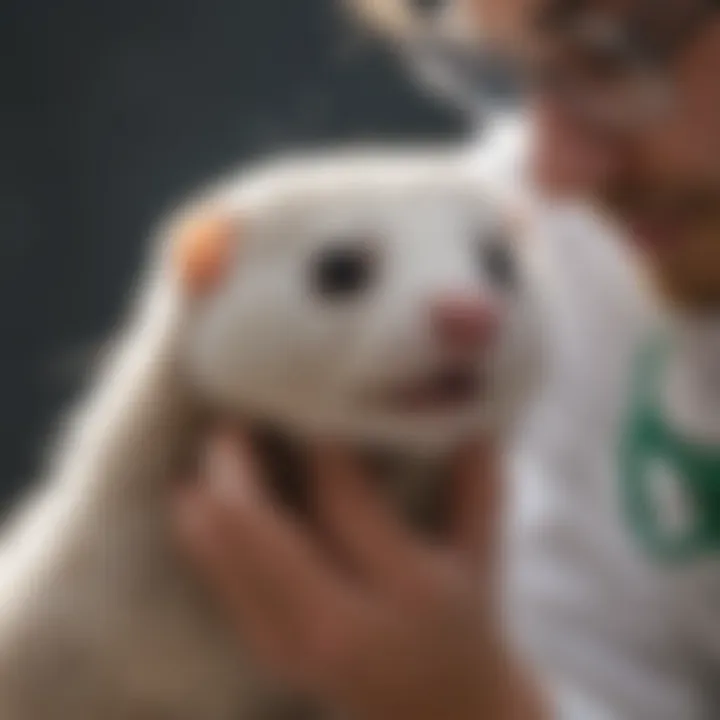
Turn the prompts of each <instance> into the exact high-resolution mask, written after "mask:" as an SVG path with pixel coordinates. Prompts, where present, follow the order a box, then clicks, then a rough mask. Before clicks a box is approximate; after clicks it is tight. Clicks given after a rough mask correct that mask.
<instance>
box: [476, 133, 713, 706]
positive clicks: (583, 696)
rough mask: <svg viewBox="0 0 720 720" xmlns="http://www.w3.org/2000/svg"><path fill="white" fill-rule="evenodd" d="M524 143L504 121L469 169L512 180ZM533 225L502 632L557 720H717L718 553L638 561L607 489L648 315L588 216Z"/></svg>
mask: <svg viewBox="0 0 720 720" xmlns="http://www.w3.org/2000/svg"><path fill="white" fill-rule="evenodd" d="M524 141H525V134H524V133H523V130H522V125H521V124H520V123H519V122H518V121H515V120H504V121H499V122H498V124H497V126H496V127H494V128H492V129H490V130H489V131H487V130H486V133H485V134H484V136H483V140H482V142H481V144H480V147H479V149H478V150H477V168H478V171H479V172H480V173H482V174H486V173H487V174H489V175H490V176H492V177H493V178H494V179H496V180H497V179H503V180H504V181H506V182H508V183H511V184H520V183H521V182H522V158H523V156H524V152H523V149H522V147H523V142H524ZM538 222H539V223H540V224H541V225H542V228H541V232H540V233H539V237H540V239H539V241H540V242H542V243H544V245H545V247H544V250H546V251H547V252H548V253H549V254H550V255H549V257H550V259H551V264H552V267H553V283H554V287H555V289H556V290H557V298H558V300H559V301H560V302H559V306H558V317H557V318H556V320H555V321H554V322H553V331H552V338H551V346H552V349H553V357H552V364H551V375H550V377H549V379H548V383H547V385H546V387H545V389H544V391H543V393H542V397H541V399H540V402H539V403H538V407H537V408H536V410H535V413H534V414H533V417H532V419H531V420H530V421H529V422H528V427H527V429H526V431H525V432H524V433H522V435H521V438H520V440H519V442H518V446H517V447H516V448H515V450H514V452H513V457H512V467H513V472H512V477H511V483H512V499H513V502H512V503H511V508H510V517H509V521H510V522H509V528H508V530H509V539H508V540H509V541H508V558H507V565H506V567H507V571H508V580H509V594H508V615H509V618H510V625H511V628H512V631H513V632H514V633H516V634H517V637H518V639H519V641H520V642H521V643H522V644H523V646H524V647H525V648H526V650H527V652H528V653H529V655H530V657H531V658H532V659H533V661H534V667H535V668H536V669H537V670H538V671H539V672H540V673H541V674H542V675H544V676H545V677H546V679H547V685H548V687H549V688H552V689H553V691H554V698H555V702H556V706H557V708H558V717H559V718H563V719H565V718H567V719H568V720H570V719H572V720H600V719H602V720H696V719H699V718H720V553H719V554H718V555H717V556H716V558H712V557H710V558H709V559H708V558H704V559H697V560H695V559H692V558H691V559H689V560H687V561H686V562H684V563H681V564H679V565H673V566H668V565H667V564H665V563H661V562H659V561H656V560H653V559H651V558H650V557H648V556H647V555H645V554H644V553H643V551H642V549H641V547H640V545H639V543H638V542H637V540H636V537H635V535H634V534H633V533H632V532H631V529H630V525H629V522H628V521H627V519H626V515H625V514H624V512H623V506H622V502H621V493H620V491H619V489H620V484H619V476H620V472H619V470H618V445H619V438H620V436H621V434H622V433H621V431H622V427H623V425H622V423H623V420H624V416H625V409H626V400H627V397H628V390H629V383H630V380H631V377H632V367H633V364H634V358H635V357H636V353H637V350H638V346H639V343H640V341H641V339H642V338H644V336H645V331H646V330H647V329H648V328H649V327H650V322H651V312H652V311H651V308H650V305H649V303H647V302H646V300H645V298H644V297H643V295H642V292H641V289H640V285H639V283H638V282H637V279H636V277H635V275H634V273H633V271H632V268H631V265H630V263H629V262H628V258H627V257H626V256H625V255H624V251H623V249H622V246H621V245H620V244H619V243H618V242H617V239H616V238H615V237H614V236H613V235H612V233H611V232H610V231H609V229H607V228H605V227H601V226H600V223H599V221H596V220H594V219H592V218H591V217H590V215H589V213H586V212H584V211H582V210H580V209H578V208H560V207H554V208H552V209H551V208H546V209H544V211H543V212H542V214H541V219H539V220H538ZM555 275H556V276H557V277H555ZM700 335H702V333H700ZM718 337H720V333H719V334H718ZM701 341H702V338H700V339H699V340H698V342H701ZM717 360H718V361H720V350H719V351H718V355H717ZM715 367H716V369H717V373H720V362H717V363H716V365H715ZM717 410H718V412H717V414H715V416H714V417H715V420H716V422H717V429H718V430H720V406H718V408H717ZM718 483H719V484H720V478H718ZM658 502H659V503H663V502H664V503H665V504H666V505H667V504H670V505H672V503H673V502H674V500H673V498H672V497H671V498H669V499H668V498H667V497H665V498H664V499H663V498H658ZM676 509H677V508H673V507H664V508H660V510H662V511H663V512H667V513H672V512H673V510H676ZM715 686H718V690H714V687H715ZM714 693H717V695H718V697H716V698H714V697H713V694H714Z"/></svg>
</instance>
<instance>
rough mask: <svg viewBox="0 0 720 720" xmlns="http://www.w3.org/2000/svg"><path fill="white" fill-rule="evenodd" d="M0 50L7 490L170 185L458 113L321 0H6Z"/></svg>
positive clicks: (37, 457) (177, 188) (422, 131)
mask: <svg viewBox="0 0 720 720" xmlns="http://www.w3.org/2000/svg"><path fill="white" fill-rule="evenodd" d="M0 52H2V55H3V57H2V63H1V64H0V67H1V68H2V69H1V70H0V78H1V79H2V84H1V85H0V87H2V88H3V99H2V106H1V107H2V112H1V116H0V117H1V120H0V122H1V126H0V158H1V161H0V183H1V185H0V232H1V233H2V242H1V243H0V338H2V356H1V358H0V361H1V362H2V367H1V371H0V383H1V385H0V398H1V399H2V412H1V413H0V417H1V418H2V420H1V422H2V426H1V428H0V430H1V435H0V437H1V438H2V440H1V442H2V478H1V480H2V484H1V486H0V499H2V500H4V501H6V502H7V500H8V498H10V497H11V496H12V494H13V493H14V492H15V491H16V490H17V488H19V487H20V486H21V485H22V483H23V482H25V481H26V480H28V479H30V478H31V477H32V475H33V473H34V472H35V471H36V470H37V469H38V468H39V467H40V461H41V458H42V452H41V451H42V449H43V446H44V445H45V444H46V440H47V439H48V437H49V436H50V434H51V433H52V432H53V431H54V430H55V428H56V425H57V421H58V419H59V412H60V410H61V409H62V408H63V407H64V406H65V405H67V402H68V400H69V399H71V398H72V397H73V396H74V395H75V394H76V393H77V391H78V389H80V388H81V387H82V383H83V381H84V379H85V378H86V377H87V374H88V370H89V368H90V365H91V362H92V359H93V356H94V351H95V349H96V348H97V346H98V344H99V343H100V342H101V341H102V339H103V338H104V337H105V335H106V334H107V332H108V331H109V330H110V328H111V327H112V325H113V323H114V322H115V320H116V319H117V317H118V314H119V312H120V311H121V309H122V307H123V303H124V299H125V297H126V296H127V293H128V289H129V288H130V286H131V283H132V279H133V276H134V274H135V272H136V269H137V264H138V263H139V261H140V259H141V257H142V255H141V252H142V248H143V243H144V242H145V239H146V237H147V233H148V230H149V227H150V225H151V223H152V221H153V220H154V219H156V218H157V216H158V215H159V214H160V213H161V212H162V210H163V209H164V208H165V207H166V206H167V205H168V204H169V203H171V202H172V201H173V200H174V199H175V198H177V197H178V195H182V194H183V193H185V192H186V191H187V190H189V189H190V188H192V187H193V186H194V185H196V184H197V183H198V182H199V181H201V180H203V179H204V178H206V177H208V176H211V175H213V174H215V173H217V172H219V171H222V170H223V169H224V168H225V167H227V166H228V165H233V164H236V163H237V162H238V161H241V160H243V159H245V158H254V157H257V156H259V155H262V153H263V152H265V151H267V150H268V149H277V148H283V147H296V146H299V145H307V144H308V143H316V142H322V141H328V140H333V141H335V140H341V139H347V138H383V139H387V138H394V137H402V138H409V137H432V136H435V137H437V136H448V135H450V134H454V133H457V132H460V131H461V128H462V122H461V119H460V118H459V117H457V116H455V115H454V114H453V113H451V111H450V110H445V109H442V108H441V107H439V106H438V105H437V104H436V103H435V102H434V101H432V100H431V99H430V98H428V97H426V96H424V95H423V94H421V93H420V92H419V91H417V90H416V89H414V88H413V87H412V85H411V84H410V83H409V82H408V81H407V77H406V76H405V74H404V72H403V70H402V68H401V67H400V65H399V63H397V62H396V61H395V59H394V58H393V57H392V56H391V55H390V54H389V53H387V52H386V51H385V50H384V49H382V48H380V47H377V46H376V45H374V44H372V43H369V42H366V41H365V40H364V39H363V37H362V35H360V34H358V33H357V32H356V31H354V30H353V29H351V28H350V27H349V25H348V23H347V22H344V21H343V19H342V17H341V16H340V14H339V13H338V12H337V8H336V7H334V6H333V4H332V1H331V0H265V1H263V0H0Z"/></svg>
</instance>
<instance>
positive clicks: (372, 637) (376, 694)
mask: <svg viewBox="0 0 720 720" xmlns="http://www.w3.org/2000/svg"><path fill="white" fill-rule="evenodd" d="M209 458H210V462H209V463H208V467H207V468H206V471H205V476H204V477H203V478H201V481H200V482H199V483H196V484H194V485H191V486H187V485H186V486H183V489H182V490H181V491H180V495H179V498H178V504H177V508H176V509H177V515H176V517H177V519H178V528H179V537H180V540H181V542H182V547H183V549H184V551H185V553H186V554H187V555H188V557H189V558H190V559H191V560H192V561H193V562H194V564H195V566H196V567H197V569H198V572H199V574H200V576H201V577H202V578H203V579H204V580H205V582H206V583H207V585H208V587H209V588H210V589H211V591H212V593H213V596H214V597H215V598H216V600H217V601H218V603H219V604H220V605H221V606H222V608H223V610H224V611H225V613H226V616H227V617H228V618H229V620H230V622H231V624H232V626H233V628H234V629H235V630H236V631H237V633H238V635H239V637H240V638H241V639H242V642H243V643H244V644H245V645H247V646H248V647H249V649H250V651H251V652H253V653H254V655H255V656H256V657H257V658H259V659H260V660H262V661H263V662H264V663H265V664H266V665H267V666H269V668H270V669H271V670H272V671H273V672H274V673H276V674H277V675H279V676H280V677H281V678H282V679H283V680H284V681H285V682H287V683H289V684H291V685H292V686H294V687H297V688H299V689H301V690H303V691H305V692H308V693H311V694H313V695H317V696H318V697H320V698H321V699H323V700H325V701H326V702H328V704H330V705H332V706H335V707H337V708H341V709H343V710H345V711H348V712H350V713H352V714H353V715H354V716H357V717H360V718H367V719H368V720H369V719H372V720H391V719H392V720H404V719H405V718H408V719H410V718H412V720H424V719H425V718H427V719H428V720H429V719H430V718H433V719H434V720H437V719H438V718H448V719H449V720H455V719H457V720H465V718H467V719H468V720H470V719H473V720H475V719H476V718H480V717H487V718H492V720H516V719H518V720H519V719H520V718H522V719H523V720H535V719H536V718H539V717H540V716H541V713H542V704H541V701H540V700H539V696H538V695H537V694H536V692H535V689H534V687H533V685H532V684H531V682H530V681H528V680H527V679H526V677H525V676H524V674H523V672H522V670H521V669H520V667H519V664H518V663H517V662H515V661H514V659H513V658H511V654H510V652H509V650H508V648H507V645H506V643H505V641H504V638H503V636H502V631H501V629H500V622H499V619H498V618H499V613H498V608H497V607H496V600H497V598H496V594H495V591H496V588H497V584H496V582H495V579H494V576H495V559H496V553H495V543H496V538H497V532H496V527H497V525H498V522H499V520H500V490H501V488H502V485H501V483H500V482H499V472H498V467H497V457H496V454H495V452H494V451H493V449H492V448H488V447H473V448H469V449H466V450H465V451H463V452H462V453H461V454H460V455H459V457H458V458H457V462H456V463H455V466H454V471H453V473H452V477H451V478H450V481H451V483H452V489H453V502H452V523H451V531H450V533H449V536H448V538H447V543H446V544H444V545H443V546H439V545H438V544H430V543H428V542H427V541H426V540H423V539H421V538H419V537H415V536H414V534H413V532H412V531H411V530H410V529H408V528H406V527H405V526H404V525H402V524H401V523H400V522H399V521H398V520H397V519H396V518H395V517H394V516H393V515H392V513H391V512H390V510H389V508H387V507H386V506H385V505H384V504H383V502H382V500H381V499H380V498H379V497H376V496H375V494H374V493H373V491H372V489H371V488H372V485H371V483H370V482H368V481H367V478H366V477H365V476H364V475H363V472H362V471H361V469H360V467H359V465H358V464H357V463H355V462H354V460H353V458H351V457H350V456H349V455H348V454H346V453H345V452H344V451H342V450H339V449H337V448H323V449H320V450H317V451H316V452H315V453H314V454H313V459H312V464H313V470H314V477H315V489H316V499H317V507H318V512H319V518H320V522H321V528H322V531H323V538H322V541H320V539H319V537H318V535H317V533H314V532H313V531H312V530H311V529H310V528H308V527H305V526H304V525H303V524H302V522H301V521H300V520H298V519H297V518H295V517H293V516H291V515H290V514H289V513H286V512H284V511H283V510H282V509H281V508H279V507H278V506H277V505H276V504H275V503H273V502H272V501H271V500H270V498H269V497H268V496H267V495H266V493H265V492H264V490H263V478H262V474H261V472H260V470H259V467H258V465H257V463H256V462H255V460H254V458H253V453H252V449H251V448H250V447H249V446H248V445H247V443H245V442H242V441H241V442H240V443H237V442H236V441H235V438H230V437H228V436H224V437H223V438H220V439H219V440H217V441H215V442H214V443H212V445H211V450H210V454H209Z"/></svg>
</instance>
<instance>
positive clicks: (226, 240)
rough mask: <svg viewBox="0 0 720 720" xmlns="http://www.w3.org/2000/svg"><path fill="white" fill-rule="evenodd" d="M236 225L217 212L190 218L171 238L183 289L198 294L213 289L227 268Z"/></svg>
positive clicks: (232, 249) (231, 252) (235, 240)
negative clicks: (172, 238) (173, 237)
mask: <svg viewBox="0 0 720 720" xmlns="http://www.w3.org/2000/svg"><path fill="white" fill-rule="evenodd" d="M237 233H238V226H237V223H236V222H235V221H234V220H233V219H232V218H230V217H228V216H227V215H223V214H222V213H221V212H219V211H217V210H215V211H209V212H207V213H205V214H200V215H197V216H194V217H191V218H190V220H189V221H187V222H185V223H184V224H183V225H181V227H180V229H179V231H178V234H177V236H176V237H175V241H174V242H175V248H174V259H175V266H176V268H177V270H178V273H179V275H180V279H181V281H182V283H183V285H184V286H185V288H186V289H187V290H188V291H189V292H190V293H191V294H193V295H200V294H203V293H205V292H208V291H209V290H211V289H212V288H213V287H215V286H216V285H217V284H218V283H219V282H220V280H221V279H222V278H223V276H224V275H225V273H226V272H227V271H228V269H229V267H230V263H231V260H232V255H233V252H234V251H235V249H236V247H235V246H236V244H237V238H236V235H237Z"/></svg>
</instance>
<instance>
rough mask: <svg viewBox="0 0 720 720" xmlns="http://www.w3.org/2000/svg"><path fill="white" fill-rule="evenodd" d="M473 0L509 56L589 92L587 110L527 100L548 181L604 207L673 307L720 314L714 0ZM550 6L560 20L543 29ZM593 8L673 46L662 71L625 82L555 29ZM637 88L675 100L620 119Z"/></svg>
mask: <svg viewBox="0 0 720 720" xmlns="http://www.w3.org/2000/svg"><path fill="white" fill-rule="evenodd" d="M466 1H467V2H470V3H474V9H475V10H476V11H477V16H478V20H479V22H480V24H481V28H482V31H483V33H484V34H485V35H486V36H488V38H490V39H491V40H492V41H493V42H495V43H496V44H497V45H498V46H499V47H500V48H501V49H502V50H503V51H505V52H509V53H512V54H513V55H514V56H516V57H517V58H518V59H519V60H521V61H524V64H525V63H527V65H528V66H529V67H532V68H533V71H534V72H537V71H538V69H539V70H540V73H541V74H542V73H545V71H546V70H547V69H549V70H550V76H552V77H554V78H556V81H557V78H560V81H559V83H557V82H556V85H557V87H561V88H562V87H563V85H562V83H563V81H564V80H565V79H567V78H569V81H570V83H571V85H570V87H572V83H573V82H577V83H579V84H580V86H581V87H582V88H584V90H583V92H584V93H585V96H584V97H583V102H585V106H582V107H580V106H579V105H575V104H573V103H570V102H568V101H567V94H563V93H562V92H554V91H550V92H548V91H543V90H539V91H538V92H536V93H533V94H532V95H531V96H530V97H529V110H530V112H531V113H532V117H533V119H534V128H535V144H534V147H535V155H534V160H535V163H534V165H535V169H536V176H537V178H538V180H539V182H540V183H541V185H542V186H543V187H544V188H545V189H546V190H549V191H552V192H553V193H556V194H561V195H577V196H582V197H583V198H584V199H587V200H590V201H591V202H593V203H594V204H596V205H597V206H599V207H600V208H602V209H603V210H605V211H608V212H609V213H610V214H611V215H612V216H613V217H614V218H615V219H616V220H618V221H619V222H620V224H621V226H622V227H623V228H624V229H625V230H627V231H628V233H627V234H628V237H629V238H630V239H631V240H632V241H633V243H634V245H635V246H636V247H637V248H638V249H639V250H640V251H641V253H642V254H643V256H644V257H645V258H646V259H647V261H648V264H649V267H650V268H651V270H652V271H653V274H654V276H655V277H656V279H657V280H658V284H659V285H660V287H661V288H662V289H663V291H664V292H665V293H667V294H668V295H669V296H670V297H671V299H672V300H674V301H675V302H678V303H681V304H683V305H688V306H691V307H699V308H702V309H705V308H707V307H709V306H720V11H714V12H713V11H711V10H710V9H709V4H708V0H667V1H666V2H663V3H657V2H652V1H651V0H650V1H649V2H648V0H466ZM555 10H558V15H555V16H552V17H554V18H555V20H553V22H547V21H545V22H542V21H541V18H548V17H550V16H549V13H552V12H553V11H555ZM563 10H565V11H566V12H565V13H563ZM701 10H704V11H705V15H703V16H702V18H703V19H702V20H701V21H700V22H696V21H695V22H694V25H693V24H692V23H691V22H690V19H691V18H697V17H699V15H695V14H694V13H699V12H700V11H701ZM569 12H572V13H577V14H572V15H568V13H569ZM592 12H595V13H599V14H600V17H603V18H608V19H611V20H613V21H618V20H619V21H620V22H621V23H623V24H627V23H628V20H633V19H634V26H635V28H636V30H637V32H638V33H639V37H640V38H641V39H642V40H643V41H644V42H646V43H648V46H649V47H652V43H656V45H655V47H670V46H672V43H673V42H674V43H675V45H674V47H675V48H676V50H675V52H674V53H672V54H670V53H668V54H667V56H666V60H665V61H664V63H663V64H661V65H659V66H657V67H660V68H661V70H653V71H652V72H650V73H647V74H646V73H645V71H644V69H643V70H642V71H638V74H637V78H636V79H635V80H633V81H632V82H628V80H627V76H626V75H625V74H623V73H621V74H620V75H618V76H616V75H614V73H615V71H616V68H615V67H614V66H613V65H612V63H609V64H607V63H606V64H602V63H597V62H595V60H594V59H593V56H592V54H588V53H586V52H584V51H583V49H582V47H583V46H582V44H579V45H578V44H577V43H574V42H568V41H567V35H562V34H559V33H557V32H556V31H555V30H554V28H556V27H560V26H559V25H558V24H557V23H559V22H560V21H559V20H558V19H557V18H560V19H561V20H562V19H563V18H565V17H571V18H572V19H573V22H574V21H575V20H576V19H577V18H583V17H589V13H592ZM563 27H564V26H563ZM573 27H574V26H573ZM689 28H692V29H689ZM680 29H682V31H683V32H684V35H682V37H681V32H680ZM573 37H575V36H573ZM639 67H640V66H639ZM653 67H655V66H653ZM643 68H644V66H643ZM617 77H621V78H623V79H622V80H621V81H620V82H618V81H617ZM633 77H635V76H634V75H633ZM578 78H579V79H578ZM650 78H653V79H652V80H651V79H650ZM660 78H661V79H662V82H659V79H660ZM583 83H584V85H583ZM556 85H552V86H548V87H555V86H556ZM540 87H545V85H542V86H540ZM595 88H598V90H597V92H594V89H595ZM639 88H640V89H642V92H646V93H647V94H648V97H650V91H651V90H652V92H653V93H654V92H655V91H656V90H661V91H662V92H665V91H669V94H668V95H667V96H664V95H663V96H662V102H657V103H656V104H651V103H649V102H646V105H647V107H645V113H644V114H643V113H640V114H639V115H638V117H637V118H635V121H634V122H627V118H624V120H623V121H621V122H618V123H615V122H613V120H614V119H617V118H623V117H624V115H623V114H624V113H627V112H629V111H628V108H635V106H636V105H638V104H639V105H640V106H642V102H640V101H639V100H638V98H639V97H640V95H642V92H641V91H640V90H639ZM653 97H655V100H658V98H660V97H661V96H659V95H658V96H653ZM649 107H652V108H653V110H652V111H651V112H650V111H648V108H649ZM579 110H580V111H579ZM633 112H634V111H633ZM631 114H632V113H631ZM599 120H600V121H599Z"/></svg>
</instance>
